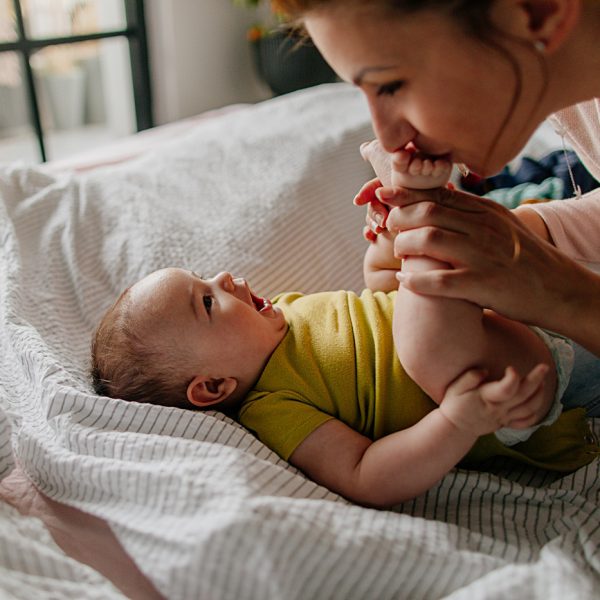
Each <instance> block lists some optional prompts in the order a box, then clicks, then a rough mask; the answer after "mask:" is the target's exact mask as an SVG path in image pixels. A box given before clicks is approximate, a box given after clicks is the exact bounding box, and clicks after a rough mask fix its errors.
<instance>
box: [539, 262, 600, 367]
mask: <svg viewBox="0 0 600 600" xmlns="http://www.w3.org/2000/svg"><path fill="white" fill-rule="evenodd" d="M563 296H564V302H563V306H562V307H561V306H557V307H556V311H555V313H554V315H553V317H552V322H550V323H548V325H547V328H548V329H551V330H553V331H556V332H557V333H560V334H562V335H564V336H566V337H568V338H570V339H572V340H573V341H575V342H577V343H579V344H580V345H581V346H583V347H584V348H587V350H589V351H590V352H592V353H594V354H595V355H596V356H600V275H597V274H596V273H593V272H592V271H590V270H589V269H586V268H585V267H579V266H578V268H577V271H576V272H575V273H574V274H573V277H572V278H570V279H569V281H566V282H565V289H564V292H563Z"/></svg>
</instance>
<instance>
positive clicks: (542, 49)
mask: <svg viewBox="0 0 600 600" xmlns="http://www.w3.org/2000/svg"><path fill="white" fill-rule="evenodd" d="M533 47H534V48H535V51H536V52H537V53H538V54H545V53H546V42H544V41H543V40H535V42H533Z"/></svg>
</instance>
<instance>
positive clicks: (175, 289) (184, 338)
mask: <svg viewBox="0 0 600 600" xmlns="http://www.w3.org/2000/svg"><path fill="white" fill-rule="evenodd" d="M130 297H131V300H132V302H133V306H134V310H135V313H137V314H139V315H140V316H141V317H142V318H143V319H144V321H146V322H148V323H150V327H151V328H152V331H150V336H151V338H150V339H152V336H159V338H158V340H157V338H156V337H154V340H156V341H158V342H163V343H165V344H167V347H169V346H171V347H173V346H175V345H176V346H177V347H178V348H182V347H183V348H184V350H185V352H189V353H190V354H191V356H192V358H193V359H194V360H196V358H197V360H198V365H201V366H202V369H203V372H201V373H200V372H199V373H197V375H208V376H211V377H240V378H242V377H243V378H249V377H250V378H253V377H254V378H256V377H258V376H259V375H260V373H261V371H262V369H263V368H264V365H265V363H266V361H267V360H268V358H269V356H270V355H271V353H272V352H273V350H275V348H276V347H277V345H278V344H279V342H280V341H281V340H282V339H283V337H284V335H285V333H286V331H287V323H286V320H285V317H284V316H283V313H282V312H281V309H279V308H278V307H276V306H272V305H271V303H270V302H269V301H268V300H266V299H264V298H260V297H258V296H255V295H254V294H253V293H252V292H251V291H250V288H249V287H248V284H247V283H246V280H245V279H241V278H234V277H232V276H231V274H230V273H219V274H218V275H217V276H216V277H213V278H212V279H202V278H200V276H198V275H196V274H195V273H194V272H193V271H186V270H184V269H175V268H169V269H162V270H160V271H156V272H154V273H152V274H150V275H148V276H147V277H145V278H144V279H142V280H141V281H139V282H138V283H136V284H135V285H134V286H133V287H132V288H131V296H130Z"/></svg>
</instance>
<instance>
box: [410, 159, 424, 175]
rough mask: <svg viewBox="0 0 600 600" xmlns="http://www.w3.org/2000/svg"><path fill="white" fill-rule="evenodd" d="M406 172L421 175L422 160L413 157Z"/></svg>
mask: <svg viewBox="0 0 600 600" xmlns="http://www.w3.org/2000/svg"><path fill="white" fill-rule="evenodd" d="M408 172H409V173H410V174H411V175H423V159H421V158H419V157H418V156H413V159H412V161H411V162H410V165H409V167H408Z"/></svg>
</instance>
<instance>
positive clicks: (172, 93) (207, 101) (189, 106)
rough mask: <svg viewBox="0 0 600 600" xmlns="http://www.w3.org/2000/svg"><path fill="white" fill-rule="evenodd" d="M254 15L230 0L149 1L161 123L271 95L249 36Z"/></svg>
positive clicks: (157, 118)
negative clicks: (258, 70) (260, 76)
mask: <svg viewBox="0 0 600 600" xmlns="http://www.w3.org/2000/svg"><path fill="white" fill-rule="evenodd" d="M255 18H256V16H255V14H254V13H253V11H251V10H245V9H242V8H239V7H236V6H234V5H233V1H232V0H146V20H147V26H148V45H149V51H150V68H151V73H152V86H153V99H154V117H155V122H156V124H157V125H158V124H162V123H167V122H170V121H174V120H176V119H180V118H183V117H188V116H192V115H195V114H198V113H200V112H203V111H205V110H209V109H212V108H218V107H221V106H225V105H227V104H233V103H237V102H256V101H258V100H261V99H265V98H267V97H269V95H270V94H269V92H268V91H267V89H266V88H265V87H264V85H262V83H261V82H260V81H259V80H258V78H257V76H256V74H255V71H254V65H253V63H252V57H251V52H250V51H251V48H250V47H249V44H248V42H247V40H246V37H245V32H246V29H247V27H248V26H249V25H250V24H251V23H252V22H253V21H254V20H255Z"/></svg>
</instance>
